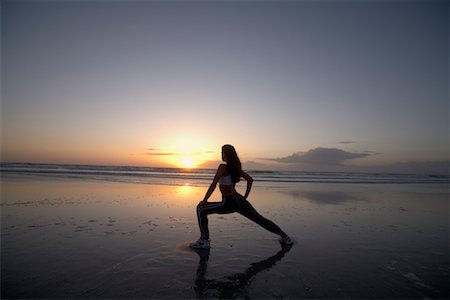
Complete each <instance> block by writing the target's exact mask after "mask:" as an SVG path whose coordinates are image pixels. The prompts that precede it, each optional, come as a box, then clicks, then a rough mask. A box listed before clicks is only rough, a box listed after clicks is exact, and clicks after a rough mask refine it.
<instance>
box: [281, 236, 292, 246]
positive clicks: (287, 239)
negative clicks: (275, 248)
mask: <svg viewBox="0 0 450 300" xmlns="http://www.w3.org/2000/svg"><path fill="white" fill-rule="evenodd" d="M280 243H281V244H283V245H287V246H290V245H292V244H294V242H293V241H292V240H291V238H290V237H289V236H285V237H282V238H281V239H280Z"/></svg>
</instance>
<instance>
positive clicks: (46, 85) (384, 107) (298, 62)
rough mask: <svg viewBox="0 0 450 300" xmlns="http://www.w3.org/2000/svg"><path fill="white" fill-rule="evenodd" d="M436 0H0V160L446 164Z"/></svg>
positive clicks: (444, 48) (443, 44)
mask: <svg viewBox="0 0 450 300" xmlns="http://www.w3.org/2000/svg"><path fill="white" fill-rule="evenodd" d="M448 16H449V4H448V2H447V1H434V0H426V1H425V0H424V1H407V0H396V1H388V0H384V1H368V0H361V1H331V0H330V1H325V0H320V1H142V0H141V1H100V0H97V1H89V0H85V1H82V0H78V1H39V0H35V1H25V0H14V1H13V0H4V1H2V2H1V48H2V52H1V73H2V76H1V97H2V101H1V119H2V120H1V128H2V137H1V141H2V142H1V160H2V162H13V161H14V162H44V163H74V164H106V165H140V166H163V167H165V166H167V167H171V166H175V167H215V165H216V164H217V163H218V161H220V151H221V149H220V147H221V146H222V145H223V144H233V145H234V146H235V147H236V149H237V151H238V154H239V156H240V158H241V160H242V162H243V163H244V166H247V167H248V168H256V169H257V168H260V169H282V170H340V169H343V170H363V169H364V170H365V169H371V170H375V169H377V168H378V169H382V170H400V169H402V168H403V169H408V170H413V171H416V170H427V171H428V170H433V172H434V171H436V172H437V171H443V172H448V161H449V144H450V142H449V121H448V120H449V113H450V109H449V94H448V93H449V92H448V86H449V58H448V56H449V40H448V36H449V19H448Z"/></svg>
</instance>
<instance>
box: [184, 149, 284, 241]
mask: <svg viewBox="0 0 450 300" xmlns="http://www.w3.org/2000/svg"><path fill="white" fill-rule="evenodd" d="M222 160H223V161H224V162H226V164H220V165H219V167H218V169H217V172H216V175H215V176H214V179H213V181H212V183H211V185H210V187H209V189H208V191H207V192H206V195H205V197H204V199H203V201H201V202H200V203H199V204H198V205H197V218H198V225H199V227H200V238H199V239H198V240H197V241H196V242H195V243H193V244H191V245H190V246H191V247H192V248H194V249H209V248H210V243H209V229H208V215H209V214H214V213H215V214H229V213H233V212H238V213H240V214H241V215H243V216H245V217H247V218H248V219H250V220H252V221H253V222H255V223H257V224H258V225H260V226H262V227H263V228H265V229H267V230H268V231H270V232H273V233H275V234H278V235H279V236H280V237H281V239H280V242H281V243H282V244H287V245H292V240H291V239H290V237H289V236H288V235H287V234H286V233H284V232H283V230H281V228H280V227H278V226H277V225H276V224H275V223H273V222H272V221H270V220H268V219H266V218H264V217H263V216H261V215H260V214H259V213H258V212H257V211H256V210H255V209H254V208H253V206H252V205H251V204H250V202H248V201H247V197H248V195H249V194H250V190H251V188H252V183H253V178H252V177H251V176H250V175H248V174H247V173H246V172H244V171H243V170H242V168H241V161H240V160H239V157H238V155H237V153H236V150H235V149H234V147H233V146H231V145H224V146H222ZM241 177H242V178H244V179H245V180H246V181H247V189H246V191H245V195H244V196H242V195H241V194H239V193H238V192H237V191H236V189H235V185H236V183H237V182H239V181H240V179H241ZM217 183H219V187H220V192H221V193H222V201H221V202H208V199H209V197H210V196H211V195H212V193H213V192H214V190H215V189H216V186H217Z"/></svg>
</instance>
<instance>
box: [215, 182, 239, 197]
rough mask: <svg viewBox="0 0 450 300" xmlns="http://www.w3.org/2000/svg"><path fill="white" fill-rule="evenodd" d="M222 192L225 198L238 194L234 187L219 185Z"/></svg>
mask: <svg viewBox="0 0 450 300" xmlns="http://www.w3.org/2000/svg"><path fill="white" fill-rule="evenodd" d="M219 188H220V192H221V193H222V196H223V197H227V196H231V195H234V194H236V193H237V192H236V190H235V189H234V185H223V184H221V185H219Z"/></svg>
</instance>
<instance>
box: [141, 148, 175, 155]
mask: <svg viewBox="0 0 450 300" xmlns="http://www.w3.org/2000/svg"><path fill="white" fill-rule="evenodd" d="M146 150H147V152H146V153H145V154H147V155H150V156H172V155H178V154H177V153H175V152H161V151H159V149H157V148H147V149H146Z"/></svg>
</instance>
